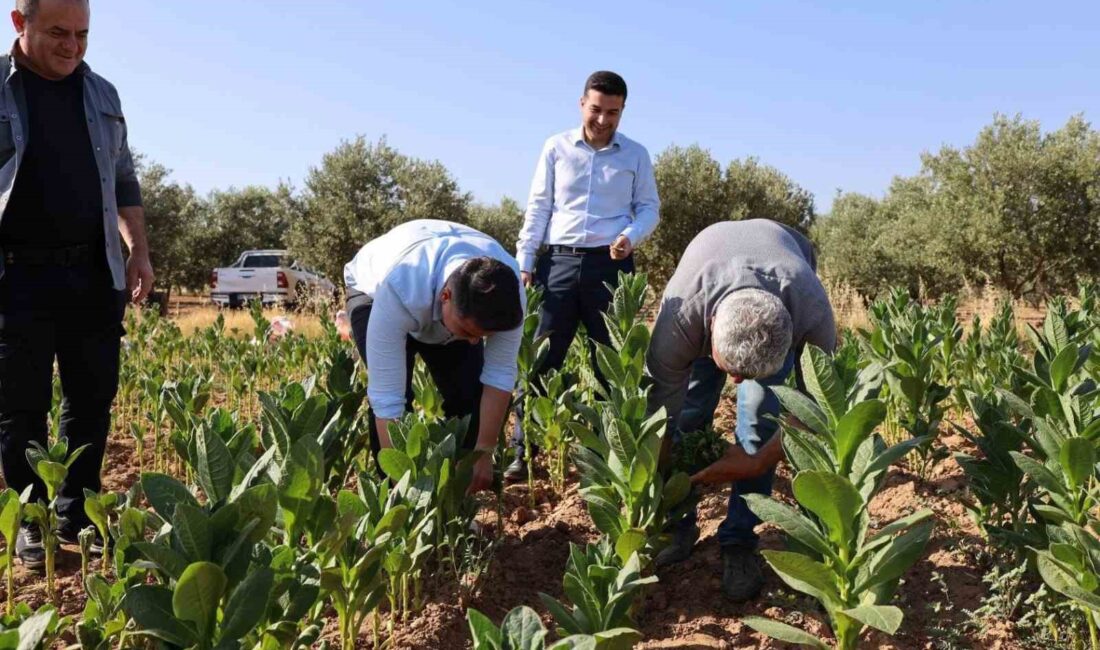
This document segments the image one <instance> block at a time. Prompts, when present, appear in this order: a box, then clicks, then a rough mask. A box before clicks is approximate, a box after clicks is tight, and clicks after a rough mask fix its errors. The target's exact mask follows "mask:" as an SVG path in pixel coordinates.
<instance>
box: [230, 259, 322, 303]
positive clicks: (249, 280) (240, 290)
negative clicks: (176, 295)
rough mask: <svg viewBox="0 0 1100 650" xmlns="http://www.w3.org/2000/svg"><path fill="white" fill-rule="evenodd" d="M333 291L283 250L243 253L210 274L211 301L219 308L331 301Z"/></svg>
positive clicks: (316, 275)
mask: <svg viewBox="0 0 1100 650" xmlns="http://www.w3.org/2000/svg"><path fill="white" fill-rule="evenodd" d="M335 291H336V287H335V286H334V285H333V284H332V282H330V281H329V280H327V279H326V278H325V277H324V276H322V275H321V274H319V273H317V272H316V271H312V270H310V269H307V268H305V267H304V266H302V265H301V264H299V263H297V262H295V261H294V260H292V259H291V258H290V255H289V254H288V253H287V251H283V250H262V251H245V252H243V253H241V256H240V257H239V258H237V261H236V262H234V263H233V265H232V266H229V267H226V268H220V269H214V271H213V272H212V273H211V274H210V299H211V300H213V301H214V304H216V305H218V306H221V307H240V306H243V305H247V304H248V303H250V302H252V301H253V300H259V301H260V302H262V303H263V304H264V305H265V306H266V305H275V304H279V305H286V306H293V305H297V304H299V303H302V302H305V301H307V300H310V299H311V298H319V299H328V298H331V297H332V296H333V295H334V292H335Z"/></svg>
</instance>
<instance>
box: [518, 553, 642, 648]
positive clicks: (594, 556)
mask: <svg viewBox="0 0 1100 650" xmlns="http://www.w3.org/2000/svg"><path fill="white" fill-rule="evenodd" d="M656 582H657V578H656V577H655V576H650V577H647V578H643V577H642V563H641V560H640V559H639V557H638V554H637V553H636V552H635V553H632V554H631V555H630V557H628V558H627V559H626V560H625V561H624V560H622V559H621V557H620V556H619V555H618V554H616V552H615V549H614V548H613V547H612V546H611V544H610V542H609V540H608V539H607V538H604V539H603V540H602V541H601V542H600V543H599V544H589V545H588V546H586V547H585V548H583V549H582V548H581V547H579V546H577V545H575V544H570V545H569V562H568V564H567V565H566V568H565V595H566V596H568V597H569V600H570V601H571V602H572V603H574V604H573V607H572V609H568V608H566V606H565V605H563V604H562V603H560V602H558V601H557V600H556V599H554V598H552V597H550V596H548V595H546V594H543V593H540V594H539V599H540V600H542V603H543V604H544V605H545V606H546V608H547V609H548V610H550V613H551V614H553V616H554V620H555V621H557V623H558V634H559V635H561V636H565V635H569V634H591V635H595V634H600V633H603V632H607V631H609V630H616V629H630V630H633V629H634V628H636V627H637V623H636V622H635V621H634V619H633V618H632V617H631V611H630V610H631V606H632V604H633V602H634V598H635V597H636V596H637V592H638V591H639V590H640V589H641V588H642V587H644V586H645V585H648V584H655V583H656Z"/></svg>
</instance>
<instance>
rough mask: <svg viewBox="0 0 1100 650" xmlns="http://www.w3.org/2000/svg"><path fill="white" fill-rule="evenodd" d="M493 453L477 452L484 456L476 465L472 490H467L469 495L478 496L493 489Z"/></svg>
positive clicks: (471, 485) (471, 483) (471, 482)
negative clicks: (479, 493)
mask: <svg viewBox="0 0 1100 650" xmlns="http://www.w3.org/2000/svg"><path fill="white" fill-rule="evenodd" d="M493 451H494V450H493V449H478V450H477V453H480V454H482V456H481V458H478V459H477V462H476V463H475V464H474V476H473V479H472V480H471V481H470V488H469V489H468V490H466V493H467V494H476V493H478V492H481V491H482V490H488V489H490V488H492V487H493Z"/></svg>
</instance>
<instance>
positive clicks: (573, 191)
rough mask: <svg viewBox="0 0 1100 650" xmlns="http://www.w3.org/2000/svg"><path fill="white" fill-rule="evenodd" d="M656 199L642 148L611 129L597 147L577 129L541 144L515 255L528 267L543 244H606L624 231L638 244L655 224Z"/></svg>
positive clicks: (633, 243) (524, 267) (655, 183)
mask: <svg viewBox="0 0 1100 650" xmlns="http://www.w3.org/2000/svg"><path fill="white" fill-rule="evenodd" d="M660 205H661V202H660V200H659V199H658V198H657V181H656V179H655V178H654V176H653V163H652V162H651V161H650V159H649V152H648V151H646V149H645V147H643V146H642V145H640V144H638V143H637V142H634V141H633V140H631V139H630V138H627V137H626V136H625V135H622V134H621V133H618V132H616V133H615V135H614V136H613V137H612V139H611V143H610V144H609V145H608V146H606V147H604V148H603V149H600V150H599V151H597V150H596V149H593V148H592V146H591V145H589V144H588V143H587V142H585V140H584V131H583V129H581V128H577V129H572V130H570V131H566V132H565V133H559V134H558V135H555V136H553V137H551V138H550V139H549V140H547V141H546V144H545V145H543V148H542V154H541V155H540V156H539V161H538V165H537V166H536V167H535V177H534V180H532V181H531V196H530V198H529V199H528V201H527V213H526V214H525V216H524V220H523V228H522V230H520V235H519V243H518V246H517V251H516V258H517V259H518V261H519V265H520V269H522V270H523V271H533V270H534V268H535V257H536V256H537V254H538V250H539V247H540V246H542V244H544V243H545V244H558V245H563V246H578V247H586V248H587V247H593V246H609V245H610V244H612V243H614V241H615V240H616V239H618V237H619V235H626V237H627V238H628V239H629V240H630V243H631V244H632V245H634V246H635V247H637V246H638V245H639V244H640V243H641V242H642V240H644V239H645V238H646V237H648V236H649V235H650V234H651V233H652V232H653V230H654V229H655V228H656V227H657V221H658V220H659V216H658V210H659V209H660Z"/></svg>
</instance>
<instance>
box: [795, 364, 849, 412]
mask: <svg viewBox="0 0 1100 650" xmlns="http://www.w3.org/2000/svg"><path fill="white" fill-rule="evenodd" d="M801 363H802V377H803V379H804V380H805V382H806V388H807V389H808V390H809V392H810V395H812V396H813V398H814V399H815V400H817V403H818V406H820V407H821V408H822V410H823V411H825V414H826V415H827V416H828V418H829V422H832V423H835V422H837V421H838V420H839V419H840V417H841V416H842V415H843V414H844V413H845V411H847V410H848V409H847V406H848V405H847V399H846V395H845V391H844V385H843V383H842V382H841V381H840V377H839V376H837V374H836V369H835V368H833V361H832V358H831V357H830V356H829V355H828V354H826V353H825V351H824V350H822V349H821V348H819V347H817V346H814V345H807V346H806V350H805V351H804V352H803V353H802V361H801Z"/></svg>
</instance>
